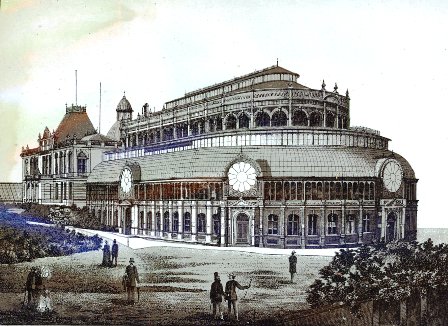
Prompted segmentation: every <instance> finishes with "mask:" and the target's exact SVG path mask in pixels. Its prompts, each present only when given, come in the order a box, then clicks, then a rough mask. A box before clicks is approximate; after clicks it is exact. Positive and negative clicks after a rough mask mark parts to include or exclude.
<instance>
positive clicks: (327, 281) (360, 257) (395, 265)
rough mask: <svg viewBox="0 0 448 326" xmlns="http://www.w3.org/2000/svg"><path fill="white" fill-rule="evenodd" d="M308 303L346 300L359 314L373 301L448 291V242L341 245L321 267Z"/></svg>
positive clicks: (332, 302) (395, 299) (313, 304)
mask: <svg viewBox="0 0 448 326" xmlns="http://www.w3.org/2000/svg"><path fill="white" fill-rule="evenodd" d="M319 275H320V278H318V279H316V280H315V281H314V283H313V284H312V285H311V286H310V288H309V289H308V291H307V294H308V295H307V302H308V303H309V304H310V305H311V307H313V308H315V307H318V306H321V305H329V304H344V305H347V306H349V307H350V308H351V310H352V312H354V313H356V312H357V311H358V309H359V307H360V304H361V303H362V302H365V301H369V300H378V301H383V302H386V303H387V302H394V301H402V300H405V299H408V298H410V297H411V296H413V295H415V294H418V295H426V294H427V293H428V292H429V291H434V290H436V291H441V292H446V291H448V245H447V244H439V245H436V246H435V245H434V244H433V242H432V241H431V239H428V240H427V241H426V242H424V243H417V242H415V241H413V242H407V241H397V242H391V243H388V244H385V243H379V244H377V245H375V246H367V245H365V246H362V247H360V248H357V249H346V250H345V249H342V250H340V251H339V252H338V253H337V254H336V255H335V257H334V258H333V260H332V261H331V262H330V264H329V265H328V266H326V267H324V268H322V269H321V270H320V271H319Z"/></svg>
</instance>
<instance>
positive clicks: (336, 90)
mask: <svg viewBox="0 0 448 326" xmlns="http://www.w3.org/2000/svg"><path fill="white" fill-rule="evenodd" d="M334 92H335V93H337V92H338V84H337V83H334Z"/></svg>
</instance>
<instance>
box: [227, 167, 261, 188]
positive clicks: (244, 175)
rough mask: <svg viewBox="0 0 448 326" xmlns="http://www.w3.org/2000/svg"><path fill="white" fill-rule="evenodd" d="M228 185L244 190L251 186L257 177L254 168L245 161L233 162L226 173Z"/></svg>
mask: <svg viewBox="0 0 448 326" xmlns="http://www.w3.org/2000/svg"><path fill="white" fill-rule="evenodd" d="M228 177H229V185H231V186H232V188H233V190H237V191H239V192H244V191H247V190H249V189H250V188H252V186H253V185H254V184H255V180H256V179H257V174H256V173H255V169H254V168H253V167H252V166H251V165H250V164H249V163H246V162H238V163H235V164H233V165H232V166H231V167H230V169H229V173H228Z"/></svg>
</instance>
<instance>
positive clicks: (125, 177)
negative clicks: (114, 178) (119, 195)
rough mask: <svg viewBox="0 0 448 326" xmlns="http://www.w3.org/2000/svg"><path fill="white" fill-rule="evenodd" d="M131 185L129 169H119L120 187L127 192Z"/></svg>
mask: <svg viewBox="0 0 448 326" xmlns="http://www.w3.org/2000/svg"><path fill="white" fill-rule="evenodd" d="M131 186H132V173H131V170H129V169H127V168H125V169H123V171H121V176H120V187H121V190H122V191H123V192H124V193H128V192H129V191H131Z"/></svg>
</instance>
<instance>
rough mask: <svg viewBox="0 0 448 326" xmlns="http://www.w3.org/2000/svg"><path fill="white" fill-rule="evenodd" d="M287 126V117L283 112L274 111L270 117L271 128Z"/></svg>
mask: <svg viewBox="0 0 448 326" xmlns="http://www.w3.org/2000/svg"><path fill="white" fill-rule="evenodd" d="M287 124H288V117H287V115H286V113H285V112H283V111H282V110H278V111H276V112H275V113H274V114H273V115H272V121H271V126H272V127H281V126H286V125H287Z"/></svg>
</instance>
